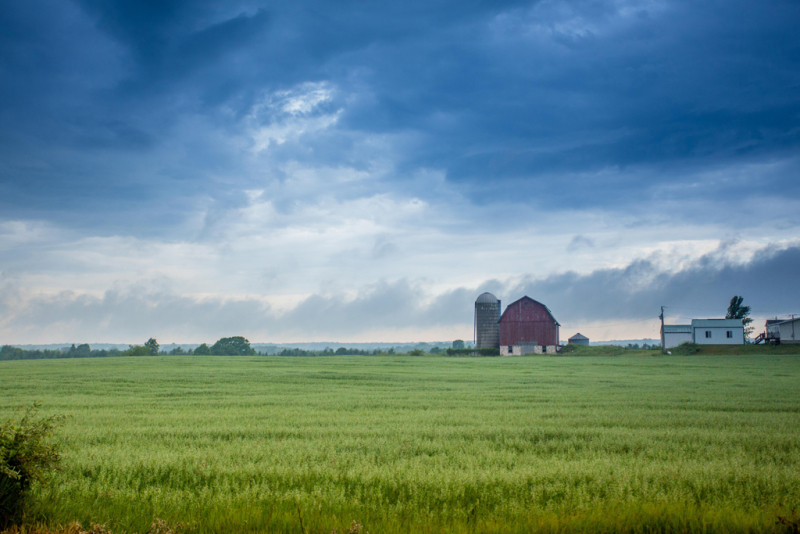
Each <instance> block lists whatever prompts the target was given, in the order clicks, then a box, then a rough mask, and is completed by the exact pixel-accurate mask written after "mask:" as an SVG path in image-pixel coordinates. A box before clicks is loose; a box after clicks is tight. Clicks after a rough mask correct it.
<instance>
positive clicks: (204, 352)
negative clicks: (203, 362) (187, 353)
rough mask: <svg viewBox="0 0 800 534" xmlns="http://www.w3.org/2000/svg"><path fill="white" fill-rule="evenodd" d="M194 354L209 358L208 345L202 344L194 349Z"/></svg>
mask: <svg viewBox="0 0 800 534" xmlns="http://www.w3.org/2000/svg"><path fill="white" fill-rule="evenodd" d="M194 354H196V355H199V356H210V355H211V349H210V348H209V347H208V345H206V344H205V343H203V344H202V345H200V346H199V347H197V348H196V349H194Z"/></svg>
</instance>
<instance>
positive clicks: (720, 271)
mask: <svg viewBox="0 0 800 534" xmlns="http://www.w3.org/2000/svg"><path fill="white" fill-rule="evenodd" d="M797 272H800V248H798V247H792V248H787V249H783V250H779V251H776V250H773V249H771V248H766V249H763V250H761V251H760V252H759V253H757V254H756V255H755V256H754V258H753V259H752V260H751V261H749V262H747V263H743V264H739V263H731V262H729V261H726V260H721V259H719V255H718V254H716V253H714V254H709V255H707V256H703V257H702V258H700V259H698V260H697V261H695V262H693V263H692V264H691V265H689V266H687V267H686V268H684V269H682V270H680V271H678V272H674V273H672V272H663V271H661V270H659V269H658V267H657V266H656V265H655V264H654V263H653V262H652V261H647V260H640V261H635V262H633V263H631V264H630V265H628V266H626V267H625V268H615V269H600V270H597V271H594V272H592V273H590V274H588V275H581V274H577V273H564V274H559V275H554V276H551V277H548V278H545V279H543V280H528V281H523V282H522V283H520V284H518V285H516V286H515V287H513V288H511V290H510V291H509V294H510V295H516V296H519V295H523V294H527V295H529V296H531V297H533V298H535V299H537V300H540V301H542V302H545V303H547V304H548V306H550V308H551V310H552V311H553V313H554V314H556V316H557V317H558V318H559V320H562V322H563V321H571V322H576V321H598V322H606V318H609V319H639V318H644V317H656V316H658V313H659V307H660V306H662V305H665V306H667V313H668V314H670V315H680V316H684V317H686V316H695V317H698V316H700V317H702V316H708V317H721V316H724V314H725V311H726V310H727V305H728V302H729V301H730V299H731V297H732V296H733V295H743V296H745V298H746V301H747V302H746V303H747V304H749V305H750V306H752V308H753V312H754V314H758V315H761V316H768V315H785V314H788V313H797V312H798V311H800V299H798V295H800V281H798V280H797V276H796V275H795V273H797ZM514 298H517V297H514Z"/></svg>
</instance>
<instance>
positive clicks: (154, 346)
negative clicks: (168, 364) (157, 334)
mask: <svg viewBox="0 0 800 534" xmlns="http://www.w3.org/2000/svg"><path fill="white" fill-rule="evenodd" d="M144 346H145V347H147V350H148V351H150V355H151V356H156V355H157V354H158V341H156V340H155V339H154V338H152V337H151V338H150V339H148V340H147V341H146V342H145V344H144Z"/></svg>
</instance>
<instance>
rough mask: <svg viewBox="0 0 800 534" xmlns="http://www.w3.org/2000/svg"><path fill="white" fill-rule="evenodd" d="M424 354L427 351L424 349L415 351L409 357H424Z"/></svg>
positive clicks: (410, 352) (409, 353)
mask: <svg viewBox="0 0 800 534" xmlns="http://www.w3.org/2000/svg"><path fill="white" fill-rule="evenodd" d="M423 354H425V351H424V350H422V349H414V350H412V351H409V352H408V355H409V356H422V355H423Z"/></svg>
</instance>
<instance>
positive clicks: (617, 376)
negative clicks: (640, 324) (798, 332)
mask: <svg viewBox="0 0 800 534" xmlns="http://www.w3.org/2000/svg"><path fill="white" fill-rule="evenodd" d="M798 378H800V356H797V355H768V356H767V355H765V356H760V357H754V356H753V355H746V356H742V355H737V356H705V355H704V356H689V357H678V356H672V357H669V356H667V357H662V356H661V355H657V354H648V355H641V356H634V357H614V358H591V357H588V358H587V357H544V358H543V357H538V358H537V357H526V358H431V357H416V358H415V357H404V356H394V357H328V358H278V357H152V358H107V359H85V360H38V361H12V362H0V387H2V390H3V395H2V397H0V416H2V417H3V418H5V417H8V416H9V415H10V414H11V411H12V410H13V408H14V407H16V406H20V405H25V404H31V403H32V402H33V401H34V400H41V401H42V402H43V406H44V411H45V412H47V413H67V414H71V417H70V419H69V420H68V421H67V425H66V427H65V428H64V429H63V430H62V431H61V433H60V436H61V438H62V439H63V442H64V443H63V450H64V453H65V454H64V470H63V471H62V472H61V473H59V474H58V475H57V477H56V479H55V480H54V481H53V484H52V485H51V486H50V488H49V489H41V488H40V489H38V490H37V493H36V495H35V497H36V499H35V503H34V505H33V507H32V509H31V511H30V518H31V520H32V521H38V522H42V523H46V524H49V525H52V526H56V525H67V524H69V523H70V522H72V521H76V520H77V521H80V522H81V523H82V524H84V525H89V524H90V523H92V522H95V523H104V524H106V525H107V527H108V528H109V529H111V530H112V531H113V532H115V533H118V532H123V531H125V532H147V531H148V529H150V527H151V524H152V523H153V521H154V519H155V518H161V519H163V520H165V521H166V522H167V523H169V524H175V523H177V522H184V523H188V524H190V525H195V526H194V527H193V528H192V529H191V530H193V531H196V532H215V533H217V532H219V533H222V532H294V533H301V534H310V533H315V532H324V533H326V534H327V533H329V532H331V531H332V530H333V529H334V528H336V529H337V530H338V532H340V533H346V532H348V529H349V528H350V527H351V525H352V521H353V520H356V521H358V523H360V524H363V528H364V532H366V531H369V532H372V533H373V534H378V533H382V532H412V531H413V532H531V531H542V532H595V531H603V532H652V531H656V532H765V531H774V532H780V531H785V529H786V528H787V527H785V526H781V525H776V520H777V518H778V517H779V516H784V517H785V516H790V514H791V512H790V510H791V509H792V508H797V507H800V388H798Z"/></svg>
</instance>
